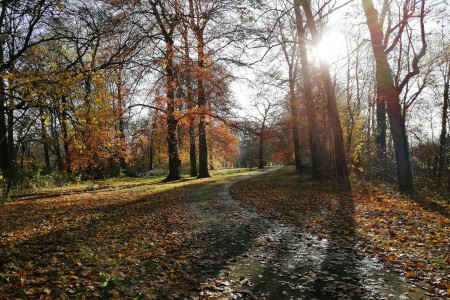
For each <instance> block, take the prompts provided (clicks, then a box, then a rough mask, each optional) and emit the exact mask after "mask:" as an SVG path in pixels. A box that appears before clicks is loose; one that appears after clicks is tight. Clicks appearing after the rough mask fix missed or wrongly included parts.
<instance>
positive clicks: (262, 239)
mask: <svg viewBox="0 0 450 300" xmlns="http://www.w3.org/2000/svg"><path fill="white" fill-rule="evenodd" d="M246 178H248V176H247V177H242V178H240V179H239V180H245V179H246ZM239 180H235V181H233V182H222V183H215V184H212V185H207V186H205V187H203V188H201V189H199V190H197V191H196V192H194V193H193V194H192V196H191V199H190V205H189V207H190V208H189V210H190V211H189V214H190V215H191V217H192V219H193V220H194V222H195V224H196V226H195V228H197V229H196V231H195V232H194V233H193V234H192V236H191V238H190V239H189V241H188V245H186V246H188V247H189V248H191V249H192V253H193V255H192V256H191V258H190V260H191V265H192V266H193V269H192V275H193V276H194V278H195V280H196V281H197V283H198V286H199V287H200V288H199V289H198V291H196V292H197V295H198V296H196V297H197V298H198V299H428V297H427V296H425V294H424V292H423V291H422V290H420V289H419V288H417V287H415V286H413V285H411V284H408V283H405V282H404V281H402V280H401V279H400V277H399V275H398V274H395V273H391V272H388V271H385V270H384V268H383V265H382V264H381V263H379V262H378V261H376V260H369V259H361V258H360V257H358V256H357V254H356V253H354V251H353V250H352V249H351V248H350V247H347V248H346V247H342V246H338V245H335V244H334V243H332V242H330V241H328V240H326V239H320V238H318V237H317V236H314V235H312V234H310V233H308V232H307V231H305V230H304V229H302V228H298V227H295V226H293V225H290V224H286V223H283V222H280V221H277V220H275V219H273V218H271V217H269V216H265V215H261V214H260V213H258V212H256V211H255V210H254V209H253V208H252V207H249V206H247V205H244V204H243V203H241V202H239V201H238V200H236V199H233V197H232V196H231V194H230V188H231V187H232V185H233V184H234V183H236V182H237V181H239Z"/></svg>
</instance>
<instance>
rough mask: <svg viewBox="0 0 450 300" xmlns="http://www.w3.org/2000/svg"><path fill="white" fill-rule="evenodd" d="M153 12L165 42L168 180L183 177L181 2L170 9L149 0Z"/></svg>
mask: <svg viewBox="0 0 450 300" xmlns="http://www.w3.org/2000/svg"><path fill="white" fill-rule="evenodd" d="M149 4H150V6H151V12H152V14H153V16H154V17H155V19H156V26H158V28H159V31H160V33H161V35H162V40H163V42H164V43H165V50H163V55H164V65H165V66H164V72H165V80H166V99H165V100H166V105H167V108H166V118H167V144H168V155H169V175H168V176H167V178H166V179H165V180H166V181H173V180H179V179H181V173H180V167H181V160H180V158H179V152H178V139H177V125H178V118H177V117H176V115H175V108H176V99H175V89H176V67H175V62H174V60H175V41H174V33H175V29H176V27H177V25H178V23H179V22H180V15H179V12H180V11H179V7H178V5H179V3H178V1H174V3H173V6H171V7H170V8H171V9H172V11H170V12H169V11H168V9H169V8H168V7H167V5H166V4H165V3H163V2H162V1H158V0H156V1H149Z"/></svg>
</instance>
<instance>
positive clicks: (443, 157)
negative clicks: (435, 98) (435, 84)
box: [438, 63, 450, 185]
mask: <svg viewBox="0 0 450 300" xmlns="http://www.w3.org/2000/svg"><path fill="white" fill-rule="evenodd" d="M449 94H450V65H449V64H448V63H447V74H446V75H445V82H444V99H443V100H444V104H443V106H442V122H441V134H440V137H439V164H438V166H439V168H438V183H439V184H440V185H444V182H443V181H445V179H444V178H445V174H446V173H447V172H448V171H447V148H448V141H447V119H448V106H449V97H450V96H449Z"/></svg>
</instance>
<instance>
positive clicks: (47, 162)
mask: <svg viewBox="0 0 450 300" xmlns="http://www.w3.org/2000/svg"><path fill="white" fill-rule="evenodd" d="M39 114H40V118H41V141H42V146H43V148H44V162H45V168H46V169H47V170H50V168H51V165H50V152H49V145H48V136H47V127H46V125H45V120H46V117H45V115H44V111H43V110H42V109H40V110H39Z"/></svg>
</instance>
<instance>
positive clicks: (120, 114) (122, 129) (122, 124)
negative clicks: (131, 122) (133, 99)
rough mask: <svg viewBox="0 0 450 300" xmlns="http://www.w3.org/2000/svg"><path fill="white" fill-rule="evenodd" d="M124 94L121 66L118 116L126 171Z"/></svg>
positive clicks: (123, 165)
mask: <svg viewBox="0 0 450 300" xmlns="http://www.w3.org/2000/svg"><path fill="white" fill-rule="evenodd" d="M123 100H124V95H123V84H122V66H119V71H118V74H117V115H118V116H117V117H118V119H119V120H118V129H119V140H120V145H119V147H120V154H119V155H120V158H119V163H120V169H121V170H122V171H125V170H126V169H127V164H126V161H125V150H126V149H125V146H126V140H125V121H124V117H123V113H124V108H123V105H124V103H123V102H124V101H123Z"/></svg>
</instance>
